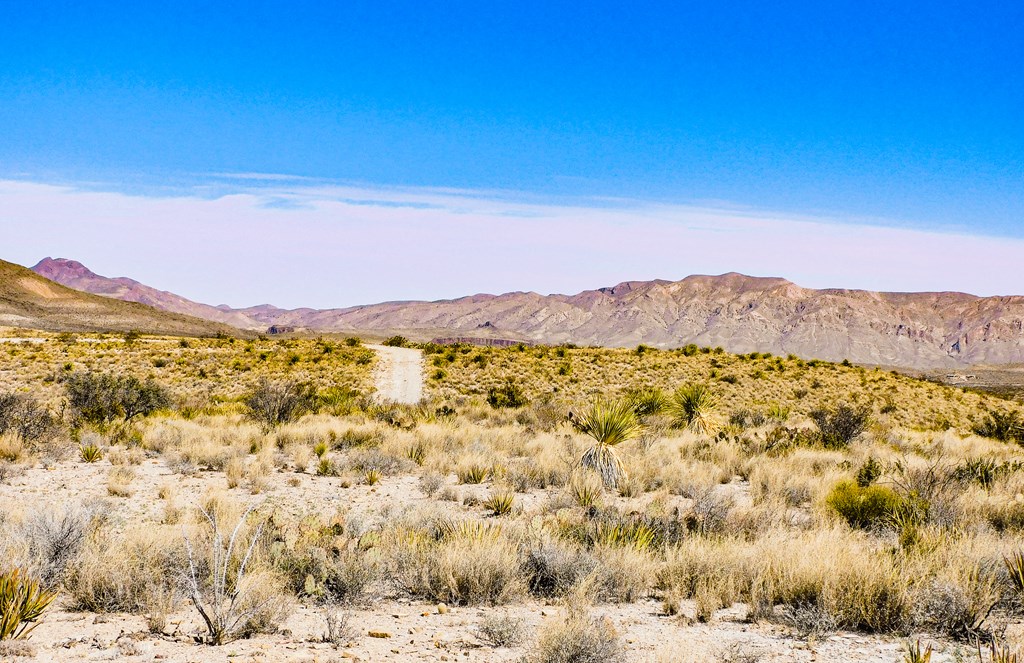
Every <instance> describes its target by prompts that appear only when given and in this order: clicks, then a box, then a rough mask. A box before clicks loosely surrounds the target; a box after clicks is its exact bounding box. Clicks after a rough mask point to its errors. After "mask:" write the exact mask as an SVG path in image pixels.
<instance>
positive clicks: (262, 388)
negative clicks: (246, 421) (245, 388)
mask: <svg viewBox="0 0 1024 663" xmlns="http://www.w3.org/2000/svg"><path fill="white" fill-rule="evenodd" d="M244 402H245V407H246V409H247V411H248V414H249V417H250V418H252V419H253V420H254V421H257V422H259V423H260V424H262V425H263V426H264V427H266V428H273V427H274V426H280V425H281V424H285V423H288V422H290V421H294V420H295V419H297V418H298V417H299V416H300V415H302V414H305V413H306V412H310V411H312V410H313V409H314V408H315V406H316V391H315V390H314V389H313V387H312V386H311V385H309V384H305V383H302V382H296V381H294V380H283V381H277V382H272V381H270V380H260V382H259V383H258V384H257V385H256V387H255V388H254V389H253V390H252V391H251V392H250V393H249V394H248V395H247V396H246V397H245V401H244Z"/></svg>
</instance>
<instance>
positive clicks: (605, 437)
mask: <svg viewBox="0 0 1024 663" xmlns="http://www.w3.org/2000/svg"><path fill="white" fill-rule="evenodd" d="M572 423H573V425H574V426H576V429H577V430H578V431H580V432H581V433H584V434H586V435H589V436H590V437H592V438H594V443H595V444H594V446H592V447H591V448H590V449H588V450H587V451H586V452H585V453H584V454H583V458H582V460H581V464H582V465H583V467H586V468H589V469H592V470H594V471H595V472H597V474H598V475H599V476H600V477H601V480H602V481H604V484H605V485H606V486H609V487H612V488H614V487H616V486H618V485H619V482H620V481H622V480H623V479H625V478H626V469H625V468H624V467H623V466H622V460H620V459H619V455H618V453H616V451H615V447H617V446H618V445H620V444H622V443H623V442H626V441H628V440H630V439H632V438H634V437H636V436H637V435H638V434H639V433H640V422H639V421H638V420H637V418H636V413H635V412H634V410H633V404H632V403H631V402H629V401H626V400H619V401H606V400H598V401H595V402H594V403H593V404H592V405H591V406H590V408H589V409H587V410H586V411H585V412H584V413H583V414H581V415H579V416H578V417H577V416H573V418H572Z"/></svg>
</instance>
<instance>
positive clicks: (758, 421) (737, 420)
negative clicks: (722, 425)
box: [729, 408, 768, 428]
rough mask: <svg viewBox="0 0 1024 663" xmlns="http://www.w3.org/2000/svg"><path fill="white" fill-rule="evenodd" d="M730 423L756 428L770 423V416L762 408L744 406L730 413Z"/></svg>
mask: <svg viewBox="0 0 1024 663" xmlns="http://www.w3.org/2000/svg"><path fill="white" fill-rule="evenodd" d="M729 423H730V424H731V425H733V426H739V427H740V428H756V427H757V426H763V425H765V424H766V423H768V417H767V416H765V413H764V412H762V411H761V410H750V409H747V408H742V409H739V410H736V411H735V412H733V413H732V414H731V415H729Z"/></svg>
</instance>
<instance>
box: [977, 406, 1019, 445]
mask: <svg viewBox="0 0 1024 663" xmlns="http://www.w3.org/2000/svg"><path fill="white" fill-rule="evenodd" d="M974 432H975V433H976V434H977V435H981V436H982V437H990V438H992V439H994V440H1001V441H1003V442H1022V441H1024V420H1021V416H1020V413H1019V412H1016V411H1011V412H999V411H996V412H990V413H989V414H988V417H986V418H985V419H984V420H983V421H982V422H981V423H979V424H977V425H975V426H974Z"/></svg>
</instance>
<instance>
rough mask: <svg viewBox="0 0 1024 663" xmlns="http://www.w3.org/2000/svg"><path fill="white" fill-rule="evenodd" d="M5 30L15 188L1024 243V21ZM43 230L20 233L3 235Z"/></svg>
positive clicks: (954, 13) (126, 16)
mask: <svg viewBox="0 0 1024 663" xmlns="http://www.w3.org/2000/svg"><path fill="white" fill-rule="evenodd" d="M3 14H4V16H3V20H2V21H0V178H3V179H7V180H17V181H22V182H33V183H51V184H52V183H62V184H66V183H76V184H77V185H79V186H84V187H89V188H97V187H99V188H104V189H107V190H109V191H112V192H132V193H141V194H146V195H152V194H153V192H154V191H158V192H159V191H166V190H167V187H168V186H169V185H172V186H173V187H176V190H177V191H178V193H179V195H188V196H193V195H206V196H212V195H216V194H219V193H223V192H228V191H232V190H237V191H241V190H242V188H243V187H240V186H238V184H237V182H238V180H237V179H233V178H225V177H223V175H222V174H225V173H227V174H231V173H235V174H237V173H272V174H284V175H294V176H302V177H307V178H312V181H315V182H332V183H335V184H338V183H344V184H353V183H355V184H358V185H359V186H360V187H363V188H373V187H406V188H421V189H423V188H455V189H460V190H471V191H478V192H479V191H491V192H493V191H501V192H503V193H502V194H501V195H502V196H506V197H507V196H521V197H527V198H531V199H533V198H540V199H543V200H545V201H546V202H548V203H557V204H566V205H574V204H577V203H578V201H580V200H589V201H592V203H593V204H600V203H599V202H597V201H599V200H602V199H606V198H615V199H627V200H629V201H633V203H631V204H639V203H637V201H640V203H643V204H650V203H665V204H674V205H698V206H708V205H717V206H721V207H725V208H735V207H739V208H743V209H756V210H761V211H765V212H770V213H772V214H774V215H778V214H791V215H816V216H817V217H819V218H822V219H828V220H829V222H840V223H855V224H869V225H883V226H885V225H889V226H907V227H912V228H916V229H924V230H929V231H939V232H944V233H960V234H966V235H988V236H1004V237H1006V236H1009V237H1013V238H1024V121H1022V119H1024V4H1022V3H1014V2H1000V3H993V2H976V3H962V2H956V3H953V2H934V3H905V4H903V5H897V4H895V3H882V2H863V1H859V2H832V3H817V2H816V3H811V2H807V3H793V2H790V3H786V2H779V3H765V2H703V3H679V2H673V3H668V2H665V3H658V2H635V3H610V2H592V3H568V2H552V1H550V0H549V1H547V2H531V1H528V0H527V1H521V2H516V3H498V2H447V3H423V2H381V1H377V2H324V3H317V2H288V3H284V2H249V3H244V4H243V3H209V2H204V3H198V2H186V1H181V2H174V3H139V2H90V3H81V2H74V3H72V2H34V3H5V5H4V9H3ZM280 181H292V182H304V181H302V180H279V182H280ZM305 182H308V181H305ZM251 183H252V181H251V180H250V181H248V182H247V186H251ZM211 187H212V188H211ZM232 187H235V188H234V189H233V188H232ZM211 192H212V193H211ZM111 200H113V199H111ZM112 204H113V203H112ZM0 207H2V206H0ZM69 213H73V210H69ZM26 214H27V212H26ZM28 218H29V216H25V215H24V214H22V215H21V216H17V217H15V216H13V215H12V214H11V213H10V212H8V213H7V215H6V216H4V212H2V211H0V224H14V223H25V222H26V221H25V220H26V219H28ZM31 218H32V219H34V221H33V222H34V223H36V222H40V221H39V219H38V217H37V216H31ZM224 223H234V224H238V225H241V226H244V223H245V218H244V216H242V217H240V218H238V219H233V220H226V221H224ZM636 223H640V222H639V221H637V222H636ZM636 227H637V229H638V231H640V232H642V231H643V228H642V226H636ZM440 232H443V228H442V229H441V230H440ZM27 248H28V247H21V246H13V247H12V248H11V251H12V252H13V255H15V256H20V255H21V254H23V253H24V252H25V251H27ZM33 248H35V247H34V246H33ZM71 248H75V247H71ZM81 248H82V251H86V250H87V249H88V248H89V247H88V246H87V245H84V244H83V245H82V247H81ZM268 255H270V254H268ZM75 257H80V258H82V259H83V260H86V261H87V260H88V258H89V257H90V256H89V255H79V256H75ZM726 262H728V261H726V260H724V259H723V261H722V263H723V265H725V263H726ZM128 266H129V265H124V266H123V267H128ZM784 266H785V264H780V270H777V271H784V270H781V267H784ZM121 267H122V266H121V265H119V264H113V265H110V268H111V269H114V270H117V269H118V268H121ZM730 268H733V269H736V270H738V271H751V268H750V267H749V266H748V265H746V264H742V263H741V264H734V265H731V266H730ZM683 269H684V267H677V268H676V270H677V271H674V273H671V274H663V276H665V277H668V278H676V277H680V276H683V275H685V274H683V273H679V270H683ZM723 271H727V270H723ZM617 275H618V274H617V273H613V272H608V273H607V275H606V276H603V277H602V275H600V274H595V275H594V277H595V278H606V279H612V278H615V277H616V276H617ZM782 275H789V274H786V273H783V274H782ZM854 276H856V274H855V273H854V272H852V271H851V279H852V280H853V281H855V280H856V279H853V277H854ZM809 278H812V279H813V275H810V276H809ZM836 278H843V276H842V275H838V276H836ZM993 278H995V276H994V277H993ZM554 281H555V279H553V282H552V286H551V288H552V289H555V288H556V287H557V283H555V282H554ZM604 284H605V283H603V282H600V283H594V284H592V285H593V286H595V287H596V286H598V285H604ZM843 284H845V283H843ZM886 284H888V285H889V286H891V289H904V288H902V286H903V285H904V284H903V283H902V282H900V281H896V280H893V281H892V282H886V283H883V285H886ZM172 285H174V284H166V286H165V287H171V286H172ZM186 285H188V284H186ZM465 285H466V290H476V289H484V288H486V287H488V285H489V284H488V283H487V282H485V281H481V282H480V283H476V282H473V283H469V282H467V283H466V284H465ZM477 285H479V286H480V287H479V288H476V287H475V286H477ZM1006 287H1010V284H1009V283H1007V284H1006ZM988 289H989V290H991V291H999V290H1000V282H999V281H993V283H992V284H991V287H989V288H988ZM442 290H443V289H442ZM438 292H441V290H439V291H438ZM444 293H445V294H448V291H447V290H444ZM224 294H226V295H228V296H230V295H231V294H232V293H230V292H227V293H224Z"/></svg>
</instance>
